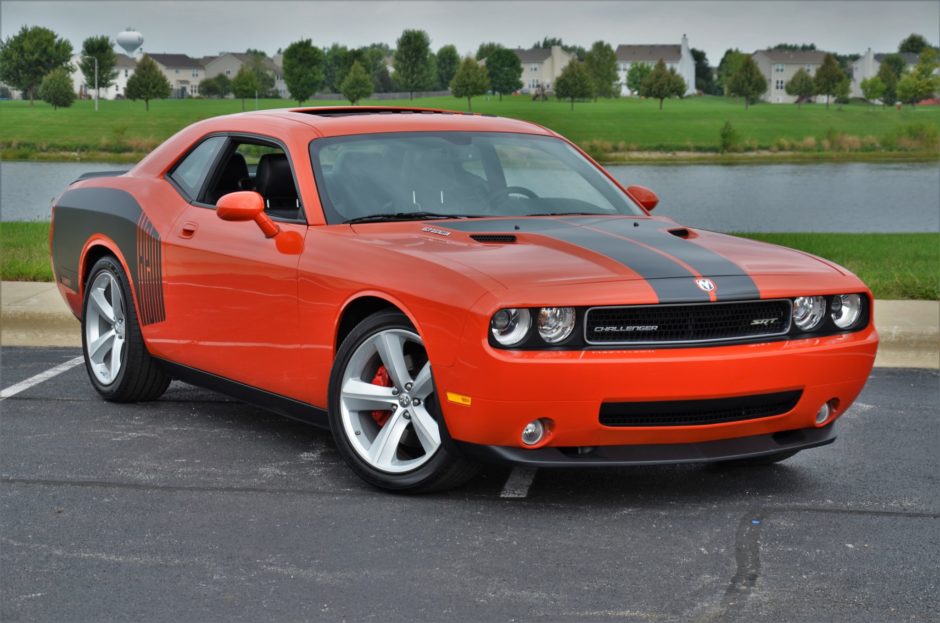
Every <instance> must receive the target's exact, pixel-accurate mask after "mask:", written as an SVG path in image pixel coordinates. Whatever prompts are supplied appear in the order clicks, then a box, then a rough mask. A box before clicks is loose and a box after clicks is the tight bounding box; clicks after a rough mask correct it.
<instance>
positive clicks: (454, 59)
mask: <svg viewBox="0 0 940 623" xmlns="http://www.w3.org/2000/svg"><path fill="white" fill-rule="evenodd" d="M459 66H460V54H458V53H457V48H455V47H454V46H452V45H445V46H442V47H441V49H440V50H438V51H437V88H439V89H446V88H448V87H449V86H450V81H451V80H453V79H454V74H456V73H457V67H459Z"/></svg>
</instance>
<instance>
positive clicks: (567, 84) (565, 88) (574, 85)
mask: <svg viewBox="0 0 940 623" xmlns="http://www.w3.org/2000/svg"><path fill="white" fill-rule="evenodd" d="M555 95H557V96H558V99H563V100H568V101H570V102H571V110H574V101H575V100H576V99H590V98H592V97H594V80H593V79H592V78H591V74H590V72H588V70H587V67H585V65H584V63H582V62H581V61H578V60H572V61H571V62H570V63H568V64H567V65H565V68H564V69H562V70H561V75H560V76H558V79H557V80H555Z"/></svg>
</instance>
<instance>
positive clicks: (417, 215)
mask: <svg viewBox="0 0 940 623" xmlns="http://www.w3.org/2000/svg"><path fill="white" fill-rule="evenodd" d="M459 218H480V217H479V216H476V215H474V214H441V213H439V212H387V213H384V214H369V215H368V216H357V217H356V218H351V219H348V220H345V221H343V222H344V223H350V224H352V223H381V222H383V221H424V220H430V219H459Z"/></svg>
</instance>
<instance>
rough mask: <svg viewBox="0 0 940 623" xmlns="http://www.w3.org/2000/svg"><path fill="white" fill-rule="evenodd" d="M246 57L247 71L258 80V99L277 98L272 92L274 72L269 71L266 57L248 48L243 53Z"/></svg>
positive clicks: (274, 92) (258, 51)
mask: <svg viewBox="0 0 940 623" xmlns="http://www.w3.org/2000/svg"><path fill="white" fill-rule="evenodd" d="M245 53H246V54H247V55H248V69H250V70H251V72H252V73H253V74H255V78H256V79H257V80H258V95H259V96H260V97H277V96H278V93H277V91H275V90H274V85H275V82H276V81H275V79H274V72H273V71H271V69H270V68H269V67H270V64H269V63H270V61H269V60H268V55H267V54H265V53H264V52H262V51H261V50H253V49H251V48H248V50H246V51H245Z"/></svg>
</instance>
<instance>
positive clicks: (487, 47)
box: [476, 41, 503, 61]
mask: <svg viewBox="0 0 940 623" xmlns="http://www.w3.org/2000/svg"><path fill="white" fill-rule="evenodd" d="M502 49H503V46H501V45H500V44H498V43H495V42H493V41H488V42H486V43H481V44H480V47H478V48H477V55H476V59H477V60H478V61H482V60H483V59H484V58H489V56H490V54H492V53H493V52H495V51H496V50H502Z"/></svg>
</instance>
